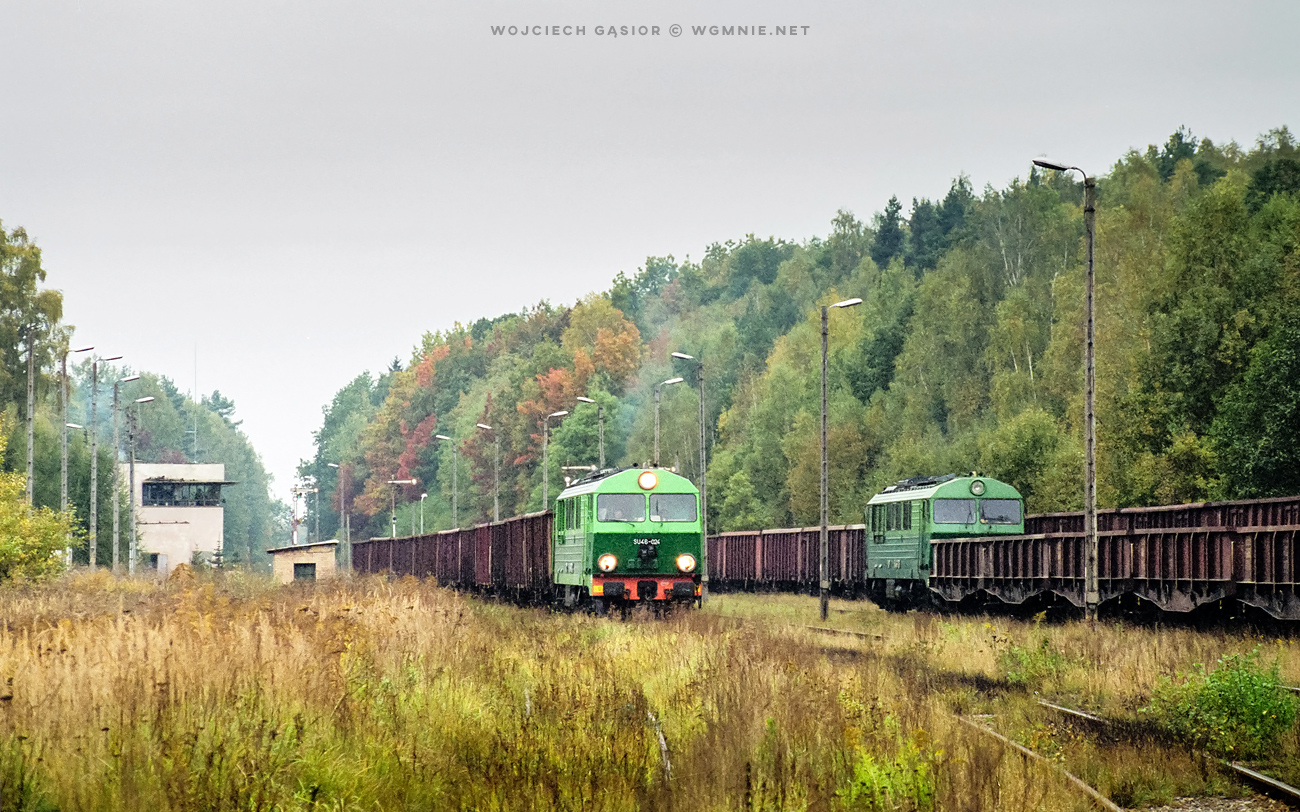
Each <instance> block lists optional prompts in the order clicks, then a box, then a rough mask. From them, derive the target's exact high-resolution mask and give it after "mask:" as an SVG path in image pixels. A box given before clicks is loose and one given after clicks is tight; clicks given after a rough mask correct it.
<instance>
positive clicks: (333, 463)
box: [325, 462, 339, 468]
mask: <svg viewBox="0 0 1300 812" xmlns="http://www.w3.org/2000/svg"><path fill="white" fill-rule="evenodd" d="M325 464H326V465H328V466H329V467H331V468H338V467H339V464H338V463H337V462H327V463H325Z"/></svg>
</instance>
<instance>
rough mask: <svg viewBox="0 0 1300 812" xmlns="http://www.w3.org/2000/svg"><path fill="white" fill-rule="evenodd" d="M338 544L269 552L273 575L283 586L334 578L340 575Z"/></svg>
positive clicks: (321, 543) (306, 545) (304, 546)
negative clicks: (337, 562) (336, 551)
mask: <svg viewBox="0 0 1300 812" xmlns="http://www.w3.org/2000/svg"><path fill="white" fill-rule="evenodd" d="M338 544H339V543H338V542H337V541H316V542H312V543H311V544H297V545H294V546H291V547H277V548H276V549H274V550H267V552H268V553H270V554H271V574H272V575H274V576H275V580H277V581H279V582H280V583H282V584H287V583H290V582H292V581H323V580H325V579H326V578H333V577H334V576H335V575H337V574H338V567H337V566H336V565H335V563H334V550H335V548H336V547H338Z"/></svg>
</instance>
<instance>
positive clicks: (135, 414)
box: [114, 397, 153, 575]
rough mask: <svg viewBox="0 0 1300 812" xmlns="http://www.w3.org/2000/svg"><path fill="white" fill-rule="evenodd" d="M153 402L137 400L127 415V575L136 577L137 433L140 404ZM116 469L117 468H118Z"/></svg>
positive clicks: (143, 399) (147, 399)
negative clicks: (128, 535) (128, 492)
mask: <svg viewBox="0 0 1300 812" xmlns="http://www.w3.org/2000/svg"><path fill="white" fill-rule="evenodd" d="M152 401H153V398H152V397H146V398H136V399H135V408H134V409H132V410H131V411H130V412H128V413H127V434H129V435H130V437H131V478H130V481H129V483H128V487H129V488H130V494H131V495H130V497H129V502H128V512H129V514H130V515H129V519H130V525H129V526H130V533H131V535H130V538H128V539H127V558H126V571H127V574H129V575H135V559H136V557H137V553H138V551H137V549H136V535H135V533H136V529H135V432H136V428H137V424H138V422H139V420H140V414H139V412H140V404H141V403H150V402H152ZM114 467H115V468H116V466H114ZM114 501H116V500H114Z"/></svg>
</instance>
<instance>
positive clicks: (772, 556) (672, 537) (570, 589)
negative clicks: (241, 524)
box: [353, 469, 1300, 620]
mask: <svg viewBox="0 0 1300 812" xmlns="http://www.w3.org/2000/svg"><path fill="white" fill-rule="evenodd" d="M647 472H649V473H652V474H653V475H654V477H655V479H654V485H653V486H652V487H650V488H643V487H641V484H640V480H641V477H642V475H643V474H645V473H647ZM647 481H648V480H647ZM602 494H603V495H606V496H607V497H609V496H624V497H632V498H630V499H627V500H625V501H627V505H624V508H623V516H622V518H621V519H620V518H619V517H618V510H616V509H613V510H612V509H611V508H613V507H616V506H617V503H618V501H619V500H618V499H614V500H611V499H609V498H607V499H605V500H604V507H605V513H604V514H603V515H604V518H602V514H601V512H600V511H601V502H602V500H601V495H602ZM656 495H658V496H660V497H662V496H668V495H672V496H675V497H690V498H676V499H674V500H667V501H665V500H663V499H656V498H654V497H655V496H656ZM698 499H699V495H698V493H697V492H696V490H695V488H694V487H693V486H691V484H690V483H689V482H688V481H686V480H685V479H683V478H681V477H679V476H677V475H676V474H673V473H672V472H669V471H665V470H662V469H632V470H628V471H605V472H602V473H601V474H599V475H597V476H593V477H591V478H589V479H587V480H584V481H582V482H579V483H576V484H575V485H573V486H572V487H570V488H568V489H566V490H565V491H564V492H563V493H561V494H560V497H559V499H558V500H557V504H558V505H559V506H560V513H559V514H552V513H551V512H550V511H545V512H541V513H533V514H529V515H526V516H518V517H515V518H513V519H508V520H505V521H501V522H494V523H492V524H483V525H478V526H476V527H471V528H463V529H458V530H448V531H444V532H441V533H432V534H429V535H425V536H415V537H411V538H398V539H371V540H370V541H366V542H359V543H357V544H356V545H354V548H355V549H354V553H353V568H354V569H355V570H357V571H359V572H372V573H378V572H384V571H388V572H392V573H395V574H399V575H400V574H410V575H416V576H421V577H433V578H436V579H437V580H438V581H439V582H440V583H442V584H445V585H448V586H453V587H457V588H462V589H469V590H474V591H478V592H482V593H487V594H494V595H498V596H502V597H508V598H511V599H513V600H517V601H520V602H526V603H539V604H540V603H547V604H557V605H563V604H569V605H573V606H587V607H590V608H593V609H596V610H605V609H608V608H611V607H627V606H629V605H632V604H634V603H638V602H639V603H643V604H646V603H648V604H651V605H666V604H671V603H679V604H680V603H686V602H689V601H691V600H694V599H696V598H698V597H699V594H700V572H699V568H700V562H701V561H702V560H703V558H702V556H701V555H700V553H701V552H702V549H701V546H700V538H701V537H700V532H701V529H700V523H699V516H698V503H699V502H698ZM652 502H653V504H652ZM674 502H675V503H676V504H674ZM642 505H644V514H642V513H639V512H636V509H639V508H640V507H641V506H642ZM691 505H694V506H695V507H694V513H692V512H691V510H692V508H691ZM629 509H632V510H633V512H632V513H628V510H629ZM656 511H658V512H656ZM675 511H680V512H675ZM1023 513H1024V510H1023V502H1022V501H1021V499H1020V494H1019V493H1017V492H1016V491H1015V489H1014V488H1012V487H1011V486H1010V485H1007V484H1006V483H1003V482H999V481H997V480H996V479H993V478H990V477H955V476H954V477H933V478H913V479H910V480H903V481H902V482H899V483H897V484H896V485H894V486H891V487H889V488H886V489H885V490H884V491H882V492H881V493H879V494H877V495H876V496H875V497H873V498H872V499H871V500H870V502H869V503H868V505H867V506H866V511H865V516H864V519H865V521H864V522H863V523H862V524H852V525H840V526H835V527H831V528H830V533H829V535H830V539H829V541H830V545H829V559H830V560H829V577H830V581H831V588H832V591H834V592H835V593H837V594H840V595H844V596H846V597H859V596H860V597H869V598H871V599H873V600H875V601H877V602H879V603H881V604H883V605H885V606H887V607H891V608H906V607H909V606H924V605H926V604H937V605H940V606H945V607H953V606H958V605H962V604H970V603H976V604H987V603H1000V604H1003V605H1007V606H1023V607H1035V608H1037V607H1039V606H1042V605H1043V604H1051V603H1055V604H1057V605H1072V606H1076V607H1082V606H1083V603H1084V580H1083V562H1084V553H1085V536H1084V532H1083V514H1082V513H1079V512H1074V513H1053V514H1043V515H1037V516H1025V515H1023ZM637 519H639V520H637ZM1097 529H1098V552H1099V556H1098V584H1099V587H1100V592H1101V599H1102V602H1103V604H1107V603H1110V602H1124V603H1125V604H1127V605H1132V604H1139V605H1141V606H1144V607H1149V608H1152V609H1154V610H1157V611H1160V612H1169V613H1187V612H1191V611H1193V610H1195V609H1197V608H1199V607H1204V606H1209V605H1213V604H1221V603H1231V602H1236V603H1237V604H1244V605H1247V606H1253V607H1257V608H1259V609H1261V610H1263V611H1264V612H1266V613H1267V614H1269V615H1271V616H1273V617H1275V618H1279V619H1283V620H1300V496H1291V497H1278V498H1270V499H1253V500H1244V501H1235V502H1202V503H1195V504H1186V505H1166V506H1159V507H1144V508H1122V509H1109V510H1101V511H1098V515H1097ZM819 536H820V531H819V528H817V527H796V528H782V529H775V530H752V531H738V532H730V533H721V534H718V535H715V536H710V537H709V539H708V545H709V548H708V552H709V555H708V566H709V578H710V584H711V586H712V588H714V589H717V590H755V589H757V590H772V591H803V592H811V591H813V590H815V589H816V588H817V586H818V582H819V578H818V570H819V550H820V544H819ZM602 561H603V566H604V567H607V568H608V569H603V568H602ZM615 584H617V585H618V586H615Z"/></svg>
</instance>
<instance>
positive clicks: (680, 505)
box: [650, 493, 695, 522]
mask: <svg viewBox="0 0 1300 812" xmlns="http://www.w3.org/2000/svg"><path fill="white" fill-rule="evenodd" d="M650 521H652V522H693V521H695V494H692V493H652V494H650Z"/></svg>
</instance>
